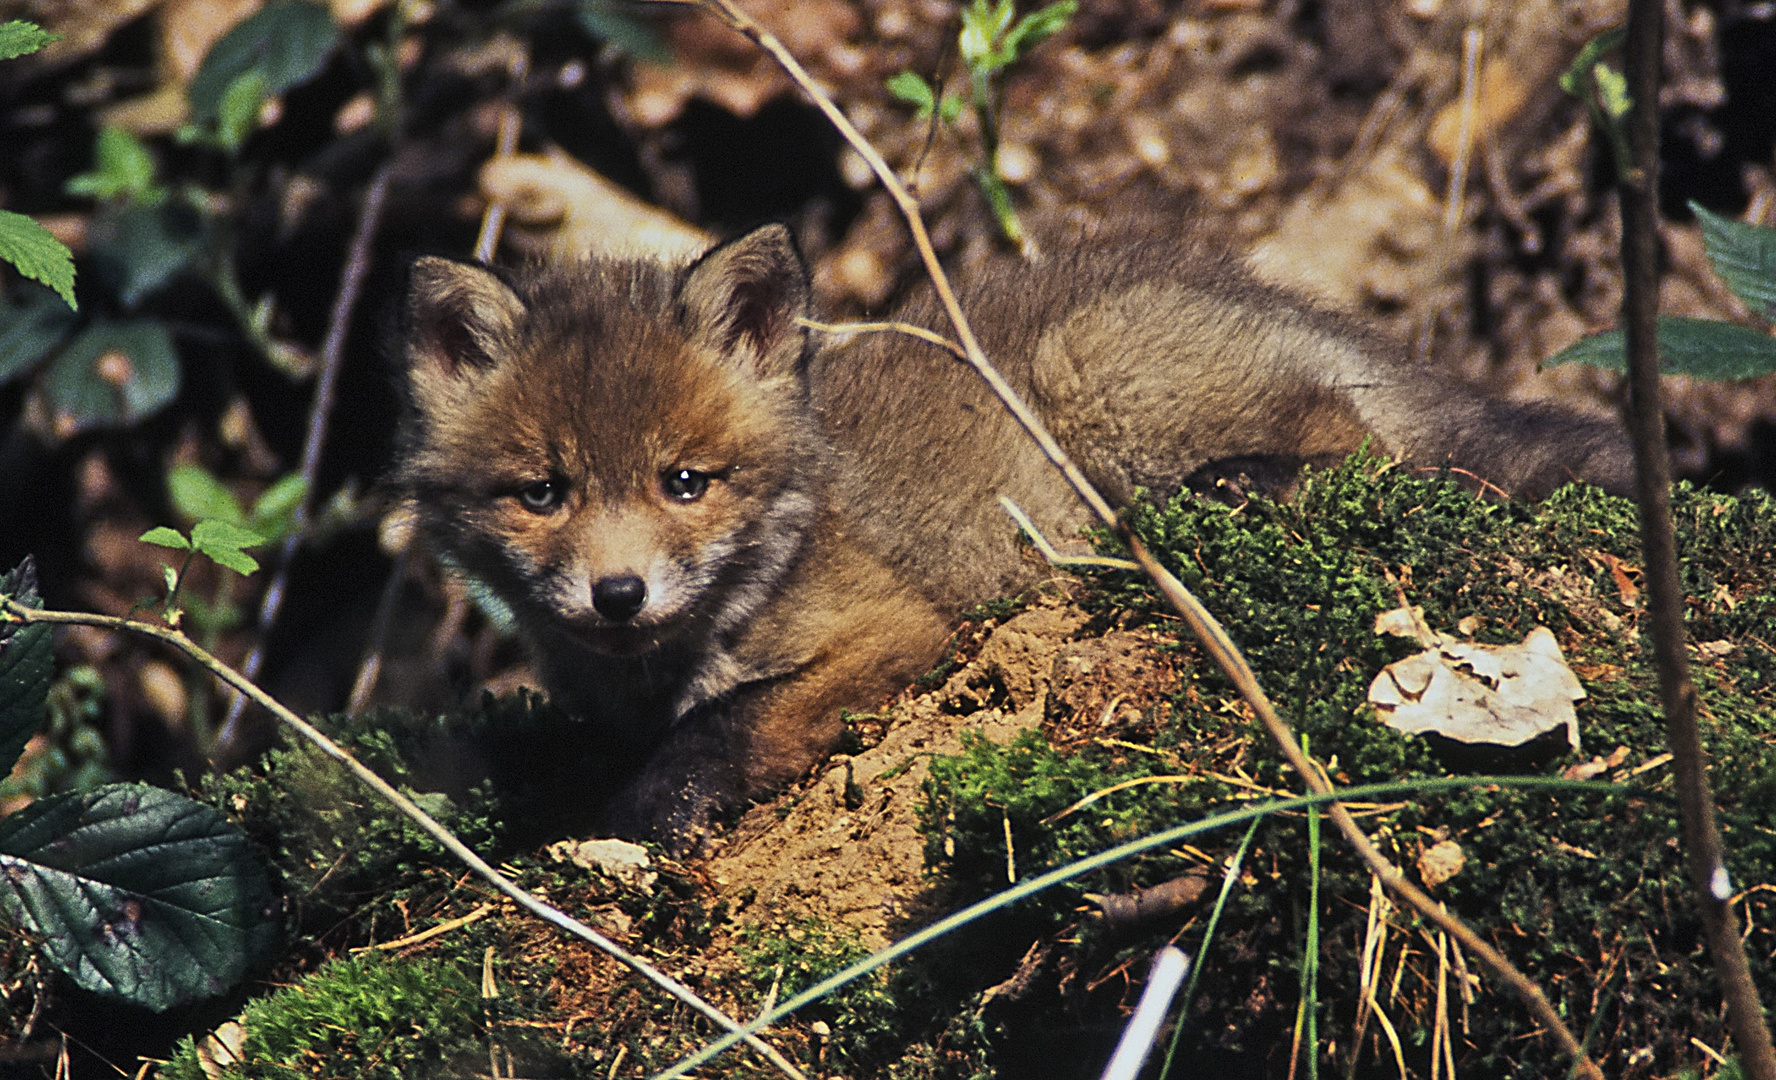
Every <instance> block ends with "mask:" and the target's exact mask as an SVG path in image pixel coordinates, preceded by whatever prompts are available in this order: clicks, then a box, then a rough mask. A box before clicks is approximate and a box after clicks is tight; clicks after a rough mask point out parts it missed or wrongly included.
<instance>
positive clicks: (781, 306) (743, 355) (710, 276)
mask: <svg viewBox="0 0 1776 1080" xmlns="http://www.w3.org/2000/svg"><path fill="white" fill-rule="evenodd" d="M678 303H679V311H680V317H681V318H682V319H683V320H684V325H685V329H686V330H687V331H688V332H689V333H690V335H691V339H692V340H693V341H700V342H703V343H706V344H710V345H713V346H714V347H715V348H716V349H718V350H719V351H721V352H723V353H728V354H731V355H734V356H736V357H738V358H740V359H741V360H742V361H744V362H747V363H751V364H755V365H756V366H757V367H758V370H759V372H760V373H761V374H765V375H790V374H794V373H795V372H796V371H797V370H798V368H799V366H800V362H801V358H802V352H803V349H804V348H805V347H806V344H807V340H808V332H807V331H806V330H804V329H803V328H802V327H800V326H798V325H796V317H797V316H800V315H805V314H807V311H808V268H807V267H806V266H804V265H803V264H802V256H801V254H800V253H799V252H797V251H796V248H795V242H794V241H792V240H791V239H790V236H789V230H788V229H786V228H784V227H783V226H782V225H766V226H763V227H761V228H758V229H754V230H753V231H752V232H749V233H747V234H746V235H745V236H742V237H740V238H739V239H737V240H730V241H729V242H727V243H725V244H723V245H721V246H720V247H717V248H715V249H714V250H712V251H710V252H709V254H707V255H705V256H703V258H702V259H700V260H699V261H698V262H697V263H696V264H695V265H693V266H692V267H691V269H690V272H689V273H688V274H687V275H686V276H685V281H684V285H683V286H682V287H681V288H680V289H679V293H678Z"/></svg>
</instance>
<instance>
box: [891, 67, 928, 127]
mask: <svg viewBox="0 0 1776 1080" xmlns="http://www.w3.org/2000/svg"><path fill="white" fill-rule="evenodd" d="M887 87H888V93H889V94H891V95H893V96H894V98H895V99H896V100H899V101H904V102H906V103H907V104H908V105H911V106H913V107H915V108H917V109H918V110H919V115H920V116H921V117H925V116H930V115H931V110H932V109H933V108H935V107H936V105H937V96H936V94H934V93H933V92H932V89H931V84H930V83H928V82H926V81H925V77H924V76H923V75H920V74H918V73H917V72H913V71H903V72H901V73H900V74H898V75H896V76H894V77H893V78H891V79H889V80H888V82H887Z"/></svg>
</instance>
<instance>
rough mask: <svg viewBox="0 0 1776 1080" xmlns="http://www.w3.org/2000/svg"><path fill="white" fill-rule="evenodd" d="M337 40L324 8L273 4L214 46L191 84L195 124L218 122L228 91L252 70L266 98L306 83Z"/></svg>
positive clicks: (289, 0)
mask: <svg viewBox="0 0 1776 1080" xmlns="http://www.w3.org/2000/svg"><path fill="white" fill-rule="evenodd" d="M338 39H339V26H338V24H337V23H335V22H334V21H333V16H332V14H331V13H330V12H328V10H327V9H326V8H324V7H322V6H321V5H319V4H311V3H308V2H307V0H272V2H271V3H269V4H266V5H265V6H264V7H263V8H261V9H259V12H258V13H257V14H255V15H253V16H251V17H249V18H247V19H246V20H244V21H243V22H242V23H241V24H240V25H239V26H236V27H235V28H234V29H233V30H230V31H229V32H228V33H226V34H224V35H223V36H222V40H220V41H218V42H216V44H215V45H213V46H211V47H210V51H209V54H208V55H207V56H205V57H204V61H203V64H202V66H200V67H199V68H198V69H197V74H196V75H195V76H193V77H192V80H191V87H190V90H189V94H190V97H191V118H192V120H193V121H194V122H196V123H198V124H200V125H208V124H213V123H215V122H217V120H218V119H219V117H220V115H221V110H222V99H223V97H224V95H226V94H227V93H228V88H229V87H230V86H231V85H232V84H233V83H234V81H235V80H236V79H238V78H240V77H241V76H242V75H244V74H246V73H247V72H249V71H257V72H258V73H259V77H260V78H261V79H262V80H263V83H262V85H261V93H262V94H263V95H264V96H266V97H271V96H275V95H277V94H281V93H283V92H284V91H286V90H288V89H290V88H291V87H292V86H296V85H298V84H299V83H303V82H306V81H308V80H309V79H310V78H312V77H313V76H314V75H315V73H317V72H318V71H320V70H321V65H322V64H323V63H325V62H326V60H327V56H328V54H329V53H331V52H332V51H333V46H334V44H335V43H336V42H337V41H338Z"/></svg>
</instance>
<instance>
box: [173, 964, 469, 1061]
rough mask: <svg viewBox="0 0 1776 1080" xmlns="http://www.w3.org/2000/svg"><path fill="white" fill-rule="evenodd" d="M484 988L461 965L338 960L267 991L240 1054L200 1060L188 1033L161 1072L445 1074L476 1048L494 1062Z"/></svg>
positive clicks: (247, 1018) (249, 1018) (245, 1019)
mask: <svg viewBox="0 0 1776 1080" xmlns="http://www.w3.org/2000/svg"><path fill="white" fill-rule="evenodd" d="M481 1017H482V1008H481V1000H480V995H479V993H478V992H477V991H476V989H475V985H474V983H473V982H471V980H470V978H469V976H468V975H467V974H465V973H464V972H463V970H462V968H461V965H457V964H448V963H440V962H438V961H433V960H423V959H422V960H396V959H392V958H386V957H383V956H380V955H377V954H373V953H372V954H365V955H362V956H357V957H352V958H350V959H344V960H335V961H333V962H331V963H329V964H327V965H325V966H324V967H322V968H321V969H320V970H318V971H316V972H315V973H314V974H312V975H310V976H308V977H307V978H305V979H303V980H302V981H301V982H300V983H298V984H296V985H295V986H291V987H289V988H287V989H284V990H280V991H278V992H277V993H275V994H270V995H268V996H266V997H262V998H259V999H257V1000H255V1001H253V1002H251V1003H249V1004H248V1005H247V1007H246V1010H245V1012H243V1013H242V1014H241V1017H240V1020H239V1024H240V1027H241V1029H242V1034H241V1038H242V1041H241V1043H240V1047H239V1050H238V1052H237V1053H236V1054H235V1055H234V1060H232V1061H231V1060H230V1057H229V1055H228V1054H227V1053H225V1052H214V1051H212V1052H211V1053H209V1054H208V1055H207V1056H208V1058H209V1064H210V1066H211V1068H212V1069H216V1070H218V1071H216V1072H213V1073H212V1072H209V1071H208V1070H206V1069H205V1067H204V1065H203V1064H202V1063H200V1060H199V1054H198V1042H197V1040H194V1039H191V1038H187V1039H185V1040H183V1041H181V1042H180V1044H179V1047H178V1049H177V1051H176V1052H175V1053H174V1056H173V1060H172V1061H171V1062H169V1063H168V1064H166V1065H164V1066H162V1067H161V1069H160V1071H159V1073H158V1074H157V1075H159V1076H161V1077H164V1078H165V1080H221V1078H231V1080H232V1078H238V1080H261V1078H264V1080H274V1078H275V1080H284V1078H287V1077H291V1076H303V1077H312V1078H314V1080H334V1078H338V1080H348V1078H349V1080H411V1078H414V1077H423V1076H433V1075H442V1074H443V1072H444V1067H445V1066H446V1064H447V1063H449V1062H451V1061H452V1060H453V1059H467V1058H468V1057H469V1056H470V1055H471V1054H478V1055H479V1056H480V1058H481V1061H480V1066H481V1067H482V1068H485V1066H486V1060H485V1055H486V1044H485V1041H484V1039H485V1034H484V1032H483V1031H482V1025H481Z"/></svg>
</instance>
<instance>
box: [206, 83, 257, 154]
mask: <svg viewBox="0 0 1776 1080" xmlns="http://www.w3.org/2000/svg"><path fill="white" fill-rule="evenodd" d="M264 104H265V76H264V74H263V73H261V72H259V71H243V72H241V73H240V74H239V75H237V76H235V78H234V81H233V82H231V83H229V84H228V89H226V90H224V91H222V103H221V104H220V105H219V106H217V108H216V142H217V143H218V144H220V145H221V147H222V149H224V150H229V151H233V150H239V149H240V148H241V146H242V145H243V144H244V143H246V141H247V138H248V137H249V136H251V135H252V134H253V132H254V130H255V129H256V128H258V126H259V110H260V108H261V107H263V106H264Z"/></svg>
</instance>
